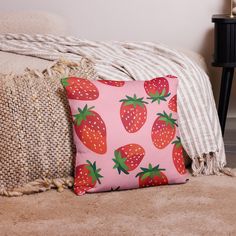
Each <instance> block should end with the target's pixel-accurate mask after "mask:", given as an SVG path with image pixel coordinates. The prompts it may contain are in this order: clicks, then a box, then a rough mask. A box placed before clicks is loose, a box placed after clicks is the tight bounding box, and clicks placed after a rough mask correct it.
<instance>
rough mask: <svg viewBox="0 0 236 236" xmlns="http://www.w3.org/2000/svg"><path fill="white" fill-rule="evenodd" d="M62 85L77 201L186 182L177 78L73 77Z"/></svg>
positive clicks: (65, 80)
mask: <svg viewBox="0 0 236 236" xmlns="http://www.w3.org/2000/svg"><path fill="white" fill-rule="evenodd" d="M62 84H63V86H64V88H65V90H66V94H67V98H68V101H69V105H70V108H71V114H72V118H73V119H72V120H73V131H74V142H75V145H76V149H77V154H76V167H75V182H74V191H75V193H76V194H77V195H83V194H85V193H86V192H88V193H91V192H101V191H110V190H122V189H132V188H142V187H150V186H158V185H164V184H175V183H184V182H186V180H187V173H186V169H185V165H184V159H183V148H182V145H181V140H180V138H179V132H178V124H177V118H178V115H177V95H176V92H177V84H178V79H177V78H176V77H175V76H166V77H160V78H154V79H151V80H149V81H112V80H97V81H90V80H87V79H85V78H76V77H69V78H64V79H62Z"/></svg>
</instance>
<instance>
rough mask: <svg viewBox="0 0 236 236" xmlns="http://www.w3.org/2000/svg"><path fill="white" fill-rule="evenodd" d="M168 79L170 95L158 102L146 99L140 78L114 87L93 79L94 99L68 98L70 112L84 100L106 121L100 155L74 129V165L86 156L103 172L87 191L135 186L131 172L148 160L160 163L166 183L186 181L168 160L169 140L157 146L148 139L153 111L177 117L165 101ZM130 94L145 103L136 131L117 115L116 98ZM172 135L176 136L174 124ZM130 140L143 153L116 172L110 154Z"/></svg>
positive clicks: (174, 81) (172, 85)
mask: <svg viewBox="0 0 236 236" xmlns="http://www.w3.org/2000/svg"><path fill="white" fill-rule="evenodd" d="M168 81H169V90H170V93H171V95H170V96H169V97H168V99H167V102H163V101H161V103H160V104H158V103H157V102H154V103H151V101H150V100H149V99H146V98H147V97H148V95H147V94H146V91H145V89H144V81H135V82H134V81H126V83H125V85H124V86H123V87H114V86H109V85H106V84H103V83H100V82H97V81H93V83H94V84H95V85H96V87H97V88H98V90H99V97H98V99H96V100H93V101H78V100H69V103H70V106H71V111H72V114H73V115H74V114H76V113H77V111H78V107H80V108H83V107H84V106H85V105H86V104H87V105H88V107H92V106H95V108H94V109H93V110H94V111H96V112H97V113H98V114H99V115H100V116H101V117H102V119H103V120H104V122H105V124H106V130H107V152H106V153H105V154H103V155H100V154H96V153H94V152H92V151H91V150H89V149H88V148H87V147H86V146H84V144H83V143H81V141H80V140H79V138H78V137H77V135H76V134H75V132H74V141H75V144H76V147H77V155H76V166H77V165H81V164H85V163H86V160H90V161H91V162H92V163H93V162H94V161H96V164H97V168H101V171H100V174H101V175H102V176H104V177H103V178H101V179H100V181H101V184H98V183H97V184H96V186H95V187H94V188H93V189H91V190H89V191H88V192H98V191H108V190H111V188H113V189H114V188H116V187H118V186H120V188H121V189H130V188H138V187H139V186H138V179H139V178H138V177H137V178H136V177H135V176H136V174H137V173H139V172H140V171H141V170H140V167H145V168H147V167H148V164H149V163H151V164H152V165H153V166H156V165H157V164H160V168H164V169H166V171H164V173H165V175H166V176H167V178H168V181H169V184H174V183H184V182H186V179H187V174H185V175H180V174H179V173H178V172H177V170H176V168H175V166H174V163H173V161H172V149H173V144H169V145H168V146H167V147H166V148H164V149H162V150H159V149H157V148H156V147H155V146H154V145H153V143H152V139H151V130H152V125H153V123H154V121H155V119H156V118H157V115H156V114H157V113H163V111H165V112H166V113H167V114H169V113H170V112H171V113H172V116H173V118H174V119H177V114H176V113H175V112H173V111H171V110H169V108H168V101H169V100H170V99H171V98H172V97H173V96H174V94H176V89H177V83H178V81H177V79H176V78H175V79H174V78H168ZM134 94H136V95H137V97H144V100H145V101H147V102H148V103H149V104H146V107H147V121H146V123H145V124H144V126H143V127H142V128H141V129H140V130H139V131H138V132H136V133H128V132H127V131H126V130H125V128H124V126H123V124H122V121H121V118H120V107H121V104H122V103H121V102H119V101H120V100H121V99H124V98H125V96H126V95H128V96H132V97H133V95H134ZM176 136H179V132H178V128H177V132H176ZM173 141H174V140H173ZM131 143H137V144H140V145H141V146H142V147H143V148H144V149H145V156H144V158H143V160H142V162H141V163H140V166H139V167H138V168H136V169H135V170H133V171H131V172H130V173H129V175H126V174H124V173H121V174H120V175H119V174H118V171H117V169H113V166H114V165H115V163H114V162H113V160H112V159H113V158H114V150H115V149H117V148H119V147H121V146H124V145H126V144H131Z"/></svg>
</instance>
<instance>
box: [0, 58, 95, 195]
mask: <svg viewBox="0 0 236 236" xmlns="http://www.w3.org/2000/svg"><path fill="white" fill-rule="evenodd" d="M69 75H71V76H72V75H78V76H79V75H81V76H84V77H86V78H90V79H94V78H95V77H96V74H95V72H94V70H93V68H92V67H91V66H88V63H87V61H86V60H83V61H82V62H81V63H79V64H77V63H71V62H65V61H60V62H57V63H56V64H55V65H54V66H52V67H51V68H49V69H48V70H45V71H44V72H43V73H40V72H37V71H27V72H25V73H24V74H23V75H20V76H16V75H13V74H8V75H2V74H1V75H0V120H1V121H0V195H7V196H16V195H21V194H23V193H31V192H38V191H44V190H47V189H49V188H51V187H58V188H59V189H60V190H61V189H62V188H63V186H66V185H72V180H71V177H69V176H72V175H73V172H74V155H75V148H74V146H73V139H72V127H71V124H70V122H69V117H70V112H69V111H70V109H69V107H68V103H67V100H66V97H65V94H64V89H63V87H62V85H61V82H60V81H61V80H60V79H61V77H62V76H69Z"/></svg>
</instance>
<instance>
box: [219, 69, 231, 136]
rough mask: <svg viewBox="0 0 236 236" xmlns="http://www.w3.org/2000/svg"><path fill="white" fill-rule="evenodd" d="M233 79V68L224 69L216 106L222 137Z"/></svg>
mask: <svg viewBox="0 0 236 236" xmlns="http://www.w3.org/2000/svg"><path fill="white" fill-rule="evenodd" d="M233 77H234V68H233V67H224V68H223V72H222V79H221V87H220V100H219V105H218V114H219V120H220V126H221V130H222V134H223V135H224V131H225V123H226V118H227V111H228V106H229V98H230V92H231V86H232V81H233Z"/></svg>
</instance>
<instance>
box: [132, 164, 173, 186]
mask: <svg viewBox="0 0 236 236" xmlns="http://www.w3.org/2000/svg"><path fill="white" fill-rule="evenodd" d="M140 169H141V170H142V172H140V173H138V174H137V175H136V177H139V187H140V188H143V187H150V186H158V185H163V184H168V179H167V177H166V175H165V174H164V173H163V172H162V171H165V169H159V165H157V166H155V167H152V165H151V164H149V165H148V168H142V167H141V168H140Z"/></svg>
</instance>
